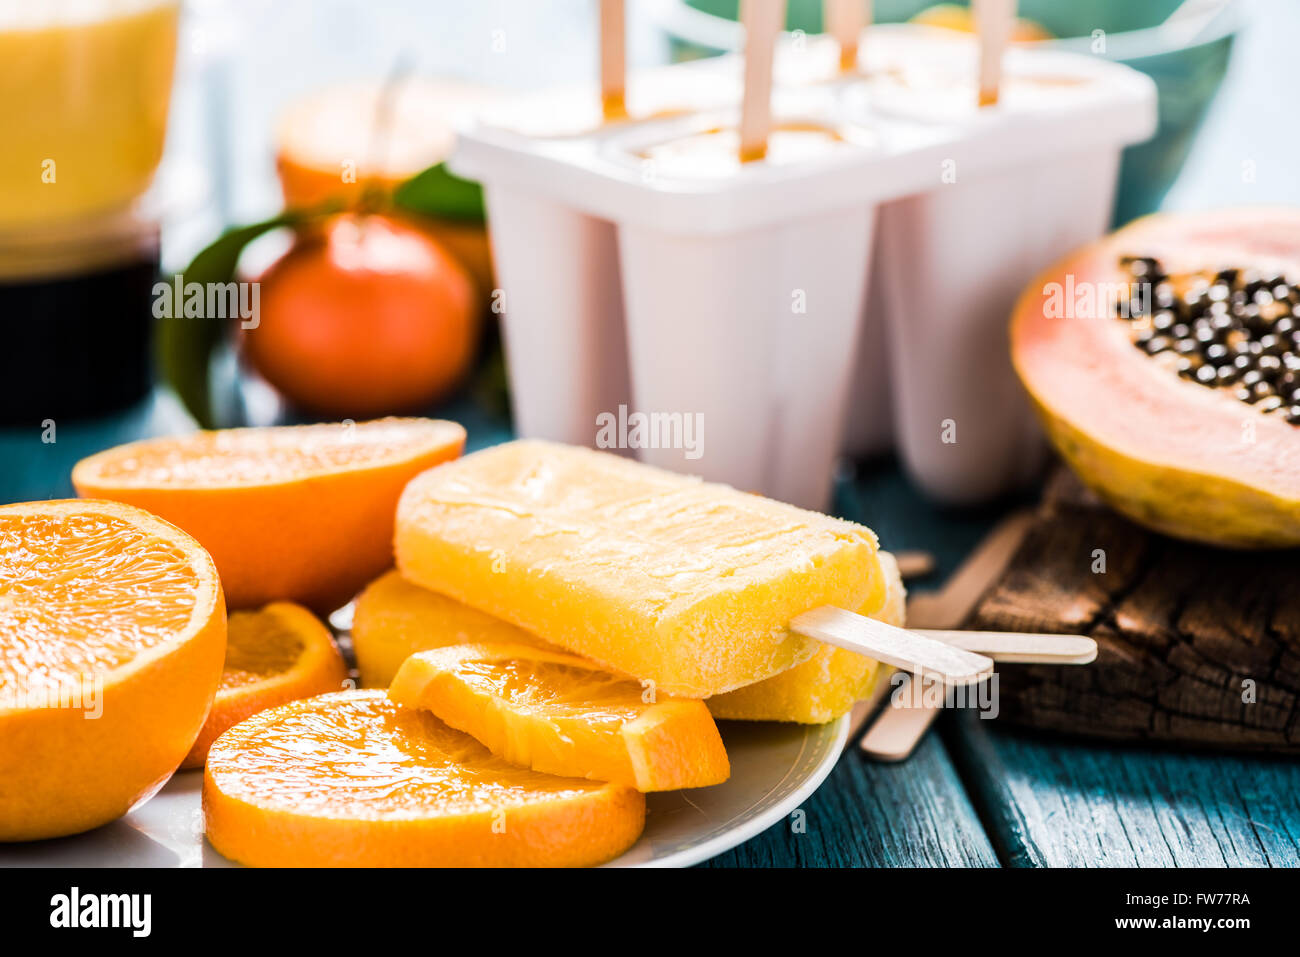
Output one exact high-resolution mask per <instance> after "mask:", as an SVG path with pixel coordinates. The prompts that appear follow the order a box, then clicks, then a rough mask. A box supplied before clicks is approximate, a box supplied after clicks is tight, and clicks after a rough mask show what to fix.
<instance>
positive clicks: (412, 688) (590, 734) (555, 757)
mask: <svg viewBox="0 0 1300 957" xmlns="http://www.w3.org/2000/svg"><path fill="white" fill-rule="evenodd" d="M388 696H389V697H390V698H391V699H392V700H394V701H396V702H397V703H398V704H401V705H406V706H407V707H410V708H427V709H428V710H430V711H432V712H433V713H434V714H435V715H437V716H438V717H439V718H441V719H442V720H443V721H445V722H446V723H447V724H449V725H451V726H452V727H453V728H456V729H458V730H461V731H464V732H466V733H468V734H471V735H473V736H474V737H475V738H477V739H478V740H479V741H481V742H482V743H483V744H484V745H485V746H487V748H488V749H489V750H490V751H491V752H492V753H493V754H497V755H500V756H501V757H503V758H505V759H506V760H507V761H509V762H511V763H512V764H517V765H519V766H520V767H525V768H532V769H533V770H534V771H545V772H547V773H550V774H559V775H563V776H566V777H586V778H592V779H594V780H597V781H612V782H614V783H616V784H624V785H628V786H631V787H634V788H636V789H637V790H638V791H673V790H676V789H678V788H698V787H706V786H708V785H710V784H721V783H722V782H723V781H725V780H727V777H728V775H729V774H730V773H731V767H730V765H729V764H728V762H727V752H726V749H724V748H723V746H722V738H721V736H720V735H719V734H718V728H717V725H715V724H714V723H713V717H712V716H711V715H710V714H709V709H708V708H707V707H705V705H704V702H702V701H690V700H687V699H684V698H668V697H666V696H662V695H661V696H659V697H658V699H657V700H655V697H654V696H653V694H652V692H651V691H650V690H647V689H646V688H645V687H643V686H642V684H641V683H640V682H638V681H636V680H634V679H632V678H628V677H626V676H624V675H616V674H611V673H610V672H608V671H606V670H604V669H603V668H602V667H601V666H600V665H597V664H594V663H593V662H590V661H587V660H586V659H585V658H580V657H578V656H577V655H571V654H567V653H564V652H553V651H544V650H542V649H539V648H534V647H530V646H528V645H454V646H452V647H449V648H437V649H434V650H433V651H422V652H420V653H419V654H416V655H412V656H411V657H410V658H408V659H407V660H406V662H405V663H404V664H403V665H402V667H401V669H400V670H399V671H398V672H397V677H396V678H394V679H393V684H392V687H391V688H389V689H388ZM647 698H649V699H650V700H649V701H647V700H646V699H647Z"/></svg>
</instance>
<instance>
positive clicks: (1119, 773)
mask: <svg viewBox="0 0 1300 957" xmlns="http://www.w3.org/2000/svg"><path fill="white" fill-rule="evenodd" d="M941 726H942V729H943V734H944V739H945V742H946V743H947V744H948V746H949V751H950V753H951V754H953V755H954V760H955V761H956V763H957V766H958V769H959V771H960V773H961V776H962V779H963V780H964V781H965V783H966V784H967V786H968V787H969V789H970V793H971V798H972V801H973V802H974V805H975V807H976V808H977V809H978V811H979V813H980V815H981V817H982V819H983V820H984V822H985V824H986V826H987V827H988V829H989V833H990V837H991V839H992V842H993V845H994V847H995V848H996V850H997V853H998V856H999V858H1000V859H1001V860H1002V861H1003V863H1005V864H1007V865H1008V866H1017V867H1300V764H1297V763H1295V762H1294V761H1285V760H1281V761H1278V760H1268V759H1264V758H1259V757H1253V756H1231V755H1219V754H1204V753H1189V752H1185V751H1181V752H1180V751H1161V750H1154V749H1150V748H1122V749H1117V748H1114V747H1112V746H1107V745H1103V744H1093V743H1087V742H1082V741H1077V740H1066V739H1062V738H1058V737H1051V738H1048V737H1046V736H1044V735H1039V734H1034V733H1031V732H1024V731H1016V730H1013V729H1008V728H1006V727H1004V726H1000V724H999V722H990V721H981V720H979V719H978V718H977V717H976V716H975V715H974V714H972V713H969V712H966V713H963V714H960V715H955V714H954V715H947V716H945V719H944V721H943V722H942V723H941ZM933 737H934V736H933V735H932V736H931V740H933Z"/></svg>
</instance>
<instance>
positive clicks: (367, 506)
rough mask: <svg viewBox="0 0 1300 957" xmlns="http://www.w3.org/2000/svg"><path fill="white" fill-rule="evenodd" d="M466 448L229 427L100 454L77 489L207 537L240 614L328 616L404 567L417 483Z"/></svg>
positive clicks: (370, 428)
mask: <svg viewBox="0 0 1300 957" xmlns="http://www.w3.org/2000/svg"><path fill="white" fill-rule="evenodd" d="M464 444H465V430H464V429H463V428H461V427H460V426H459V425H457V424H456V423H455V422H442V421H436V420H431V419H378V420H376V421H373V422H361V423H346V422H344V423H338V424H333V423H330V424H323V425H299V426H281V427H274V428H256V429H227V430H224V431H217V432H197V433H194V434H191V435H186V436H182V437H180V438H161V439H149V440H146V441H143V442H134V443H131V444H129V445H121V446H118V447H117V448H113V449H109V450H108V451H106V452H100V453H99V454H98V455H92V456H91V457H90V458H87V459H82V460H81V461H80V462H78V463H77V466H76V467H75V468H74V469H73V470H72V482H73V484H74V485H75V486H76V487H77V493H78V494H79V495H82V496H85V497H96V498H108V499H113V500H115V501H119V502H126V503H128V504H130V505H137V506H139V507H140V508H144V509H147V510H148V511H150V512H153V513H154V514H156V515H160V516H162V517H163V518H165V519H167V520H168V521H169V522H174V523H175V524H176V525H179V526H180V527H181V528H183V529H185V530H186V531H187V532H189V533H190V534H191V535H193V536H194V537H195V538H197V539H198V540H199V542H200V543H201V544H202V545H203V546H204V547H205V548H206V549H207V550H208V551H209V552H210V553H211V555H212V558H213V560H214V561H215V562H216V563H217V570H218V571H219V572H220V573H221V583H222V586H223V587H224V588H225V592H226V600H227V601H228V602H229V603H230V607H232V608H250V607H260V606H262V605H265V604H266V603H267V602H270V601H280V600H284V601H296V602H298V603H300V604H303V605H307V606H308V607H309V608H312V609H313V610H315V611H318V612H321V613H327V612H329V611H332V610H333V609H335V608H337V607H339V606H340V605H342V604H343V603H345V602H347V601H348V600H350V599H351V598H352V596H353V595H355V594H356V592H357V591H358V590H359V589H360V588H361V587H362V586H363V585H365V583H366V582H368V581H370V579H372V578H374V577H375V576H376V575H378V574H379V573H380V572H382V571H383V570H384V569H385V568H388V567H389V566H391V565H392V564H393V521H394V515H395V513H396V510H397V499H398V497H399V496H400V495H401V492H402V488H403V487H404V486H405V485H406V483H407V481H408V480H409V479H411V478H412V477H414V476H415V475H417V474H419V473H420V472H423V471H424V470H425V469H427V468H429V467H431V466H433V465H437V464H438V463H440V462H445V461H447V460H448V459H453V458H455V457H456V456H458V455H459V454H460V451H461V448H462V447H463V446H464Z"/></svg>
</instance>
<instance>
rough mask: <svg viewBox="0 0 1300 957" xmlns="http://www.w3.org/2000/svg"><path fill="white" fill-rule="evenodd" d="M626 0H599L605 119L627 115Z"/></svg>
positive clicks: (601, 95)
mask: <svg viewBox="0 0 1300 957" xmlns="http://www.w3.org/2000/svg"><path fill="white" fill-rule="evenodd" d="M623 3H624V0H600V107H601V112H602V113H603V114H604V117H605V119H606V120H621V119H623V118H625V117H626V116H627V97H626V86H627V26H626V23H625V17H624V13H625V11H624V7H623Z"/></svg>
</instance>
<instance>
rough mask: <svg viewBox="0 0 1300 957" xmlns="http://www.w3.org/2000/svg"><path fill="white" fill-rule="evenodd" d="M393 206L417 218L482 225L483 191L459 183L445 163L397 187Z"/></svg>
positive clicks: (466, 182)
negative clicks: (416, 214) (415, 215)
mask: <svg viewBox="0 0 1300 957" xmlns="http://www.w3.org/2000/svg"><path fill="white" fill-rule="evenodd" d="M393 205H394V206H396V207H397V208H398V209H401V210H405V211H406V212H411V213H418V214H420V215H421V216H434V217H438V218H441V219H460V220H465V221H469V222H475V223H481V222H483V188H482V187H481V186H479V184H478V183H475V182H473V181H472V180H468V179H461V178H460V177H459V176H457V175H456V174H455V173H453V172H451V170H449V169H447V164H446V163H439V164H438V165H437V166H430V167H429V168H428V169H426V170H425V171H424V172H422V173H416V174H415V175H414V176H412V177H411V178H410V179H408V180H407V181H406V182H405V183H403V184H402V185H401V186H399V187H397V189H396V190H394V191H393Z"/></svg>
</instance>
